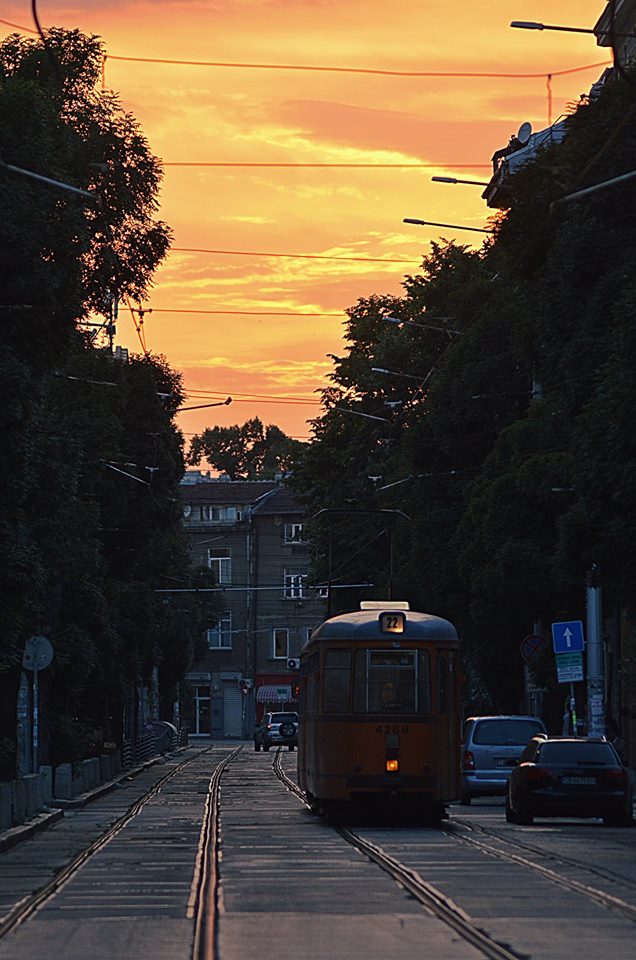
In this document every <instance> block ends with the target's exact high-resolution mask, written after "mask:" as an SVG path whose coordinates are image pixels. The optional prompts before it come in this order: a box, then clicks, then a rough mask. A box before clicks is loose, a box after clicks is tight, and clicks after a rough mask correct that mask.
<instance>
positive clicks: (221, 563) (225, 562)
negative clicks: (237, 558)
mask: <svg viewBox="0 0 636 960" xmlns="http://www.w3.org/2000/svg"><path fill="white" fill-rule="evenodd" d="M208 567H209V568H210V570H212V572H213V573H214V578H215V580H216V582H217V583H219V584H228V583H232V557H231V552H230V549H229V547H212V548H211V549H208Z"/></svg>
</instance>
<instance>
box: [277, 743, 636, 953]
mask: <svg viewBox="0 0 636 960" xmlns="http://www.w3.org/2000/svg"><path fill="white" fill-rule="evenodd" d="M274 772H275V773H276V775H277V776H278V778H279V779H280V780H281V781H282V782H283V783H284V785H285V786H286V787H287V789H288V790H290V791H291V792H292V793H293V794H294V795H295V796H297V797H298V798H299V799H300V800H301V801H302V802H303V803H304V804H305V805H306V806H309V803H308V802H307V799H306V798H305V796H304V793H303V791H302V790H301V789H300V787H298V785H297V784H296V783H294V781H293V780H291V778H290V777H289V776H288V775H287V774H286V773H285V771H284V770H283V769H282V766H281V756H280V751H279V752H278V753H277V755H276V757H275V759H274ZM454 827H459V828H460V829H461V830H462V831H466V833H464V832H462V833H461V834H459V833H458V832H457V830H456V829H453V828H454ZM335 829H336V830H337V832H338V833H339V834H340V836H342V838H343V839H344V840H346V841H347V842H348V843H350V844H352V846H354V847H355V848H356V849H358V850H359V851H360V852H361V853H363V854H365V855H366V856H368V857H369V858H370V859H371V860H373V861H374V862H375V863H377V864H378V866H380V867H381V868H382V869H383V870H385V871H386V872H387V873H388V874H389V875H390V876H392V877H393V879H394V880H396V882H397V883H399V884H401V886H403V887H404V889H405V890H407V891H408V892H409V893H410V894H411V896H413V897H415V898H416V899H417V900H418V901H419V902H420V903H422V904H423V905H424V906H426V907H427V908H428V909H429V910H431V911H432V912H433V913H434V914H435V915H436V916H437V917H439V918H440V919H441V920H443V921H444V922H445V923H446V924H448V925H449V926H450V927H452V928H453V930H455V931H456V932H457V933H458V934H459V935H460V936H461V937H462V938H463V939H465V940H467V941H468V942H470V943H471V944H473V945H474V946H476V947H478V948H479V949H480V950H481V951H482V953H483V954H484V956H486V957H489V958H490V957H493V958H507V960H510V958H513V957H514V958H517V960H518V957H519V956H520V954H518V953H515V952H514V950H513V949H512V948H511V947H509V946H505V945H502V944H500V943H497V942H496V941H495V940H493V939H492V938H491V937H489V936H488V934H486V933H485V932H484V931H483V930H481V929H480V928H479V927H477V926H476V925H475V923H474V922H473V921H472V920H471V918H470V916H469V915H468V914H466V912H465V911H464V910H462V908H461V907H459V906H458V905H457V904H456V903H455V902H454V901H453V900H452V899H450V898H449V897H446V896H445V895H444V894H443V893H442V892H441V891H439V890H438V889H437V888H435V887H433V886H432V885H431V884H429V883H427V882H426V881H425V880H424V879H423V878H422V877H421V876H420V875H419V873H417V871H415V870H412V869H411V868H409V867H407V866H406V865H405V864H403V863H401V862H400V861H399V860H397V859H395V858H394V857H392V856H391V855H390V854H389V853H387V851H386V850H384V849H383V848H382V847H381V846H379V845H377V844H375V843H372V842H370V841H369V840H367V839H365V838H364V837H361V836H360V835H359V834H357V833H355V832H354V831H353V830H350V829H349V828H348V827H343V826H338V827H336V828H335ZM469 831H474V832H479V833H480V834H481V835H482V836H484V837H486V838H492V839H493V840H496V841H497V842H499V843H501V844H505V845H506V846H507V847H511V848H513V849H511V850H505V849H501V847H498V846H495V845H493V844H491V843H488V842H486V840H482V839H477V838H476V837H471V836H467V835H466V834H467V833H468V832H469ZM444 833H445V834H446V835H447V836H448V837H450V838H452V839H453V840H455V841H457V842H458V843H464V844H467V845H470V846H472V847H474V848H476V849H478V850H479V851H481V852H482V853H484V854H486V855H487V856H492V857H496V858H499V859H502V860H505V861H507V862H509V863H514V864H516V865H518V866H521V867H523V868H525V869H527V870H530V871H532V872H534V873H535V874H539V875H541V876H542V877H543V878H544V879H547V880H549V881H551V882H553V883H556V884H558V885H559V886H561V887H563V888H566V889H568V890H570V891H573V892H575V893H577V894H579V895H581V896H584V897H586V898H587V899H589V900H592V901H594V902H595V903H597V904H599V905H600V906H602V907H604V908H605V909H607V910H610V911H611V912H613V913H614V914H617V915H619V916H621V917H622V918H624V919H626V920H629V921H631V922H632V923H636V906H634V905H633V904H631V903H628V902H627V901H626V900H623V899H622V898H621V897H618V896H616V895H614V894H613V893H610V892H609V891H607V890H603V889H601V888H600V887H595V886H592V885H591V884H589V883H585V882H582V881H581V880H576V879H574V878H573V877H569V876H567V874H566V873H564V872H563V871H562V870H561V871H559V869H558V868H559V867H564V868H565V869H566V870H567V868H568V867H569V868H576V869H579V870H581V871H584V872H587V873H588V874H589V875H592V876H597V877H599V878H600V879H603V880H606V881H608V882H610V883H616V884H623V885H624V886H625V887H634V886H636V884H634V883H633V882H632V881H630V880H629V879H628V878H621V877H620V876H619V875H618V874H614V873H612V872H611V871H604V870H602V869H600V868H596V867H594V866H592V865H588V864H585V863H583V862H582V861H578V860H576V859H574V858H569V857H563V856H558V855H556V854H553V853H551V852H548V851H545V850H542V849H541V848H540V847H535V846H532V845H531V844H524V843H522V842H519V841H517V840H513V839H509V838H506V837H501V836H500V835H499V834H496V833H494V832H493V833H491V832H490V831H488V830H487V829H486V828H484V827H482V826H481V825H479V824H471V823H467V822H466V821H462V820H455V819H453V821H452V823H451V824H449V825H448V826H446V827H445V828H444ZM514 848H517V849H518V850H524V851H527V853H528V854H530V855H533V854H534V855H535V856H537V857H542V858H545V859H548V860H550V861H551V863H552V864H553V867H554V868H553V867H548V866H545V865H543V864H541V863H538V862H536V859H531V856H526V855H522V854H520V853H516V852H514Z"/></svg>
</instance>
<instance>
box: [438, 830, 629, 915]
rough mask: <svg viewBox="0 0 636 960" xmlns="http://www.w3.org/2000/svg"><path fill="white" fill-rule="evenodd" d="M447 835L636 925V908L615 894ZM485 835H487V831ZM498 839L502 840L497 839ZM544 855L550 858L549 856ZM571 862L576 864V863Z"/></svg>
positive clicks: (516, 856) (470, 839)
mask: <svg viewBox="0 0 636 960" xmlns="http://www.w3.org/2000/svg"><path fill="white" fill-rule="evenodd" d="M454 822H457V821H454ZM462 825H464V824H462ZM482 829H483V828H482ZM445 833H446V835H447V836H449V837H452V838H453V839H454V840H457V842H458V843H466V844H470V845H471V846H473V847H477V849H479V850H482V851H483V852H484V853H488V854H490V856H493V857H497V858H498V859H500V860H507V861H508V862H510V863H516V864H519V865H520V866H522V867H526V868H527V869H529V870H533V871H534V872H535V873H539V874H541V876H543V877H545V878H546V879H547V880H551V881H552V882H553V883H556V884H558V885H559V886H561V887H566V888H567V889H568V890H573V891H574V892H575V893H579V894H582V895H583V896H585V897H588V899H590V900H593V901H594V902H595V903H598V904H600V905H601V906H602V907H605V908H606V909H607V910H611V911H613V912H614V913H619V914H620V915H621V916H623V917H625V918H626V919H627V920H631V922H632V923H636V907H635V906H633V905H632V904H631V903H627V901H626V900H621V898H620V897H615V896H614V895H613V894H611V893H607V892H606V891H605V890H599V889H598V888H597V887H591V886H589V884H586V883H581V882H580V881H579V880H573V879H570V878H569V877H566V876H564V875H563V874H561V873H557V871H556V870H551V869H550V867H544V866H542V865H541V864H540V863H535V862H534V861H533V860H529V859H528V858H527V857H522V856H520V855H519V854H517V853H509V852H506V851H505V850H501V849H500V848H498V847H495V846H492V845H491V844H488V843H484V842H483V841H481V840H476V839H475V838H474V837H467V836H465V835H461V836H460V835H458V834H457V833H453V831H451V830H448V829H446V830H445ZM484 833H486V831H485V830H484ZM491 836H495V837H496V835H494V834H491ZM496 839H500V838H499V837H496ZM503 842H504V843H507V844H508V845H509V846H513V847H514V846H518V847H519V848H522V845H521V844H517V843H516V842H515V841H512V840H504V841H503ZM542 855H543V856H548V854H542ZM550 859H553V860H555V862H557V863H558V862H562V863H564V864H566V865H567V863H568V861H567V860H560V858H559V857H552V856H550ZM571 862H574V863H576V861H571ZM576 865H577V866H578V867H581V868H582V869H585V870H588V871H589V872H593V871H591V870H590V868H589V867H585V865H584V864H582V863H581V864H579V863H576Z"/></svg>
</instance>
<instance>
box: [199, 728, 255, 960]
mask: <svg viewBox="0 0 636 960" xmlns="http://www.w3.org/2000/svg"><path fill="white" fill-rule="evenodd" d="M242 749H243V745H241V746H240V747H237V748H236V750H233V751H232V752H231V753H229V754H228V755H227V757H225V758H224V759H223V760H221V762H220V763H219V764H218V765H217V766H216V768H215V770H214V773H213V774H212V777H211V779H210V783H209V786H208V793H207V797H206V799H205V811H204V815H203V822H202V824H201V833H200V835H199V846H198V850H197V858H196V863H195V870H194V878H193V881H192V887H191V891H190V899H189V901H188V907H187V911H186V916H187V917H188V918H189V919H194V937H193V942H192V960H214V958H215V957H216V953H217V950H216V946H217V936H216V935H217V929H218V923H217V920H218V879H219V834H220V803H219V800H220V792H221V777H222V775H223V772H224V770H225V768H226V767H227V765H228V764H229V763H230V762H231V761H232V760H233V759H234V758H235V757H236V756H238V754H239V753H240V752H241V750H242Z"/></svg>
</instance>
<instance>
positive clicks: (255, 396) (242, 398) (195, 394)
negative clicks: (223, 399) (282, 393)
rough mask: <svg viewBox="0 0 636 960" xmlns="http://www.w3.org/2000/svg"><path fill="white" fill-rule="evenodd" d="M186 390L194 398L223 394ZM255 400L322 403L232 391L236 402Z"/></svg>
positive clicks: (206, 398)
mask: <svg viewBox="0 0 636 960" xmlns="http://www.w3.org/2000/svg"><path fill="white" fill-rule="evenodd" d="M185 392H186V396H187V397H189V398H190V399H192V400H215V399H216V398H217V397H220V396H223V394H221V393H216V392H211V391H210V392H207V391H203V390H186V391H185ZM253 400H267V401H268V402H269V403H294V404H298V403H300V404H309V405H311V406H317V405H318V404H319V403H320V401H319V399H318V398H316V399H315V400H309V399H307V398H305V397H276V396H272V395H267V394H261V393H239V394H236V393H234V392H233V393H232V401H233V402H234V403H251V402H252V401H253Z"/></svg>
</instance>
